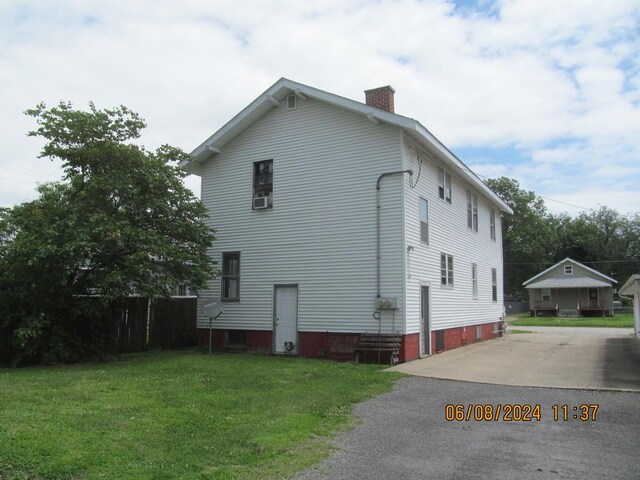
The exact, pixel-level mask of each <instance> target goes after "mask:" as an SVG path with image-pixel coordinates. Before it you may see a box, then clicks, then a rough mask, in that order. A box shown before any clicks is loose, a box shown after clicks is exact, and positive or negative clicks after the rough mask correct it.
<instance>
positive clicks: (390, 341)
mask: <svg viewBox="0 0 640 480" xmlns="http://www.w3.org/2000/svg"><path fill="white" fill-rule="evenodd" d="M401 343H402V335H400V334H399V333H363V334H362V335H360V341H359V342H358V346H357V347H355V348H354V349H353V351H354V352H356V363H357V362H359V361H360V354H361V353H363V352H378V363H380V354H381V353H382V352H390V360H389V361H390V363H391V365H395V364H396V363H398V357H399V355H400V344H401Z"/></svg>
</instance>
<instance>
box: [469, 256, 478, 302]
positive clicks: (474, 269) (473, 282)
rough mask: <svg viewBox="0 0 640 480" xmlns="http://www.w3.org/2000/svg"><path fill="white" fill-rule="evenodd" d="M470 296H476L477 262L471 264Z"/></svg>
mask: <svg viewBox="0 0 640 480" xmlns="http://www.w3.org/2000/svg"><path fill="white" fill-rule="evenodd" d="M471 296H472V297H473V298H478V264H477V263H472V264H471Z"/></svg>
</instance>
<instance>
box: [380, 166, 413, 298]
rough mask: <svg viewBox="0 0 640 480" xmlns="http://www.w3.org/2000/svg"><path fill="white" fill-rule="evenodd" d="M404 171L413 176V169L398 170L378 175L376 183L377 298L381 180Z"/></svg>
mask: <svg viewBox="0 0 640 480" xmlns="http://www.w3.org/2000/svg"><path fill="white" fill-rule="evenodd" d="M403 173H408V174H409V176H410V177H411V176H413V170H398V171H396V172H387V173H383V174H382V175H380V176H379V177H378V182H377V183H376V228H377V235H376V241H377V243H376V253H377V259H376V261H377V263H376V266H377V268H376V287H377V292H376V300H378V299H380V259H381V255H380V180H382V178H383V177H386V176H389V175H400V174H403Z"/></svg>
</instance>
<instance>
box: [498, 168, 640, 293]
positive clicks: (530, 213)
mask: <svg viewBox="0 0 640 480" xmlns="http://www.w3.org/2000/svg"><path fill="white" fill-rule="evenodd" d="M486 183H487V185H488V186H489V188H491V189H492V190H493V191H494V192H495V193H497V194H498V195H499V196H500V197H501V198H502V199H503V200H504V201H505V202H506V203H507V204H508V205H509V206H510V207H511V208H512V209H513V215H504V216H503V219H502V228H503V242H504V276H505V282H504V283H505V292H506V293H507V295H508V296H511V297H522V298H527V296H528V295H527V293H526V291H525V289H523V288H522V282H524V281H525V280H527V279H529V278H531V277H532V276H533V275H535V274H537V273H540V272H541V271H542V270H543V269H545V268H548V267H549V266H551V265H553V264H555V263H557V262H559V261H560V260H562V259H563V258H566V257H570V258H572V259H574V260H577V261H579V262H581V263H584V264H586V265H588V266H590V267H592V268H594V269H596V270H598V271H600V272H602V273H604V274H605V275H609V276H612V277H613V278H614V279H616V280H618V282H619V283H622V282H624V281H626V279H627V278H628V277H629V275H631V274H632V273H637V272H638V271H640V214H638V213H636V214H633V215H627V216H624V215H621V214H620V213H618V212H617V211H616V210H613V209H611V208H608V207H606V206H603V207H600V208H599V209H598V210H594V211H591V212H588V213H587V212H583V213H581V214H580V215H578V216H577V217H571V216H569V215H567V214H566V213H563V214H559V215H552V214H550V213H549V212H548V211H547V209H546V207H545V205H544V201H543V200H542V198H540V197H539V196H537V195H536V194H535V193H534V192H531V191H526V190H523V189H521V188H520V184H519V183H518V182H517V181H516V180H514V179H511V178H507V177H500V178H497V179H489V180H487V181H486Z"/></svg>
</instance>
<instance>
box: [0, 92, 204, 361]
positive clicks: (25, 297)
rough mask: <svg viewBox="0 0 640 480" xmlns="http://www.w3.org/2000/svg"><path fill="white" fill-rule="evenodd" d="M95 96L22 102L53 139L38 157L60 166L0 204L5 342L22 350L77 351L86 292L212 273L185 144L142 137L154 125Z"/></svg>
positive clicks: (108, 293)
mask: <svg viewBox="0 0 640 480" xmlns="http://www.w3.org/2000/svg"><path fill="white" fill-rule="evenodd" d="M89 107H90V108H89V111H81V110H75V109H74V108H73V107H72V105H71V104H70V103H60V104H59V105H57V106H56V107H53V108H47V107H46V106H45V105H44V104H40V105H38V106H37V107H36V108H34V109H31V110H27V112H26V114H27V115H30V116H32V117H33V118H35V120H36V122H37V126H38V128H37V129H36V130H34V131H32V132H29V135H30V136H39V137H44V138H45V139H46V140H47V143H46V144H45V146H44V148H43V149H42V153H41V155H40V157H49V158H58V159H60V160H61V161H62V167H63V170H64V176H63V180H62V181H60V182H55V183H47V184H43V185H40V186H39V187H38V192H39V194H40V196H39V198H38V199H36V200H34V201H31V202H27V203H23V204H21V205H17V206H15V207H13V208H11V209H3V210H1V211H0V313H1V314H2V317H0V351H2V350H3V348H2V347H3V345H2V339H4V341H5V343H7V345H4V347H5V349H4V350H5V352H6V351H11V352H12V356H13V357H14V360H15V359H16V358H32V359H37V360H41V359H43V358H48V359H50V360H56V359H59V358H62V359H70V358H73V357H74V356H75V355H76V354H77V353H78V349H80V350H82V349H83V348H84V347H87V345H89V346H90V344H91V341H90V340H87V339H85V340H86V342H85V344H84V345H83V346H81V345H80V343H81V342H79V341H72V339H73V338H74V337H76V338H77V333H78V332H77V330H78V328H79V326H78V325H74V323H73V317H74V312H75V309H76V307H77V305H78V303H79V302H78V299H79V298H82V297H83V296H87V295H94V296H97V298H99V299H100V300H101V301H102V302H104V303H108V302H111V301H113V300H116V299H120V298H123V297H126V296H128V295H131V294H139V295H142V296H148V297H152V298H153V297H158V296H165V295H168V294H169V293H170V291H171V290H172V289H174V288H175V287H176V286H177V285H179V284H184V283H187V284H189V285H191V286H192V287H203V286H204V285H205V283H206V281H207V280H208V279H209V278H211V277H212V276H213V275H214V274H215V273H216V271H215V267H214V265H213V263H212V261H211V259H210V257H209V256H208V255H207V249H208V248H209V247H210V246H211V244H212V242H213V241H214V235H213V230H212V229H211V228H210V227H208V226H207V224H206V223H205V221H204V220H205V217H206V210H205V208H204V206H203V205H202V203H201V202H200V201H199V200H198V199H197V198H196V197H194V195H193V194H192V193H191V191H190V190H188V189H187V188H186V187H185V186H184V185H183V182H182V179H183V178H184V177H185V176H186V172H185V171H184V170H183V169H181V168H180V167H179V166H178V164H179V163H180V162H181V161H182V160H185V159H187V158H189V156H188V154H186V153H185V152H183V151H182V150H180V149H178V148H175V147H171V146H169V145H163V146H161V147H160V148H158V149H157V150H156V151H154V152H150V151H147V150H145V148H144V147H141V146H138V145H137V144H136V143H134V140H135V139H137V138H139V137H140V132H141V131H142V129H144V128H145V126H146V125H145V122H144V121H143V120H142V119H141V118H140V117H139V116H138V114H136V113H134V112H132V111H130V110H129V109H128V108H126V107H122V106H121V107H118V108H115V109H105V110H98V109H97V108H96V107H95V106H94V105H93V104H90V105H89ZM96 329H97V330H99V329H98V328H96ZM72 344H73V345H72ZM94 346H95V345H94ZM87 348H89V347H87ZM84 353H87V352H84Z"/></svg>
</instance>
